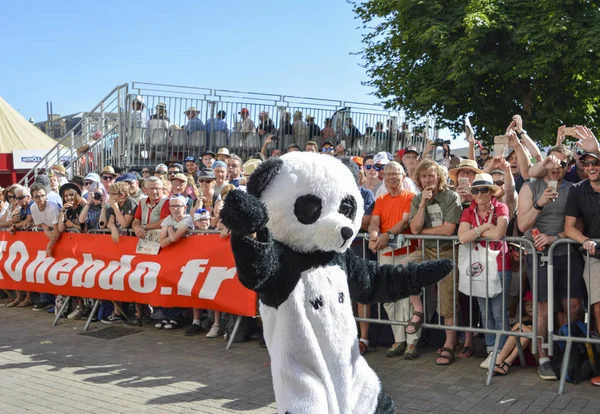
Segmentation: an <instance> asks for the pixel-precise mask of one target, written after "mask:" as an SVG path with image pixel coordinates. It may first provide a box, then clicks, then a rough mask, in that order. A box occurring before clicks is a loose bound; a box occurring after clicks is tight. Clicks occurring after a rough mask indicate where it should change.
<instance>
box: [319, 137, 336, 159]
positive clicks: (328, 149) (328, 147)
mask: <svg viewBox="0 0 600 414" xmlns="http://www.w3.org/2000/svg"><path fill="white" fill-rule="evenodd" d="M333 151H334V148H333V142H331V141H325V142H323V146H321V153H323V154H324V155H331V156H333V155H334V153H333Z"/></svg>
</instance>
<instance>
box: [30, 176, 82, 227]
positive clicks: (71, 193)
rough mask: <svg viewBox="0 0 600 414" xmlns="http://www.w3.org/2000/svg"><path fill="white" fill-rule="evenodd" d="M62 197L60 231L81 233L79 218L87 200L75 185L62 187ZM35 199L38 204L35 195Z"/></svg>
mask: <svg viewBox="0 0 600 414" xmlns="http://www.w3.org/2000/svg"><path fill="white" fill-rule="evenodd" d="M60 197H61V199H62V201H63V205H62V208H60V206H59V207H58V209H59V211H60V216H59V218H58V230H59V231H60V232H61V233H62V232H64V231H65V230H67V229H74V230H78V231H81V226H80V224H79V216H80V214H81V211H82V210H83V207H84V206H85V204H86V203H85V200H84V199H83V198H82V197H81V190H80V189H79V187H77V186H76V185H75V184H73V183H67V184H65V185H63V186H61V187H60ZM33 198H34V201H36V203H37V200H35V194H34V195H33ZM32 213H33V210H32ZM34 221H35V214H34Z"/></svg>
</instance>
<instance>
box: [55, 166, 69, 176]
mask: <svg viewBox="0 0 600 414" xmlns="http://www.w3.org/2000/svg"><path fill="white" fill-rule="evenodd" d="M52 172H53V173H55V174H60V175H62V176H66V175H67V169H66V168H65V167H63V166H62V165H60V164H56V165H53V166H52Z"/></svg>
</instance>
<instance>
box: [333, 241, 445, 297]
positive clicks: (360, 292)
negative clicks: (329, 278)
mask: <svg viewBox="0 0 600 414" xmlns="http://www.w3.org/2000/svg"><path fill="white" fill-rule="evenodd" d="M344 259H345V262H346V272H347V274H348V287H349V290H350V297H351V298H352V300H355V301H357V302H359V303H377V302H379V303H384V302H395V301H397V300H399V299H402V298H406V297H408V296H411V295H418V294H420V293H421V289H422V288H423V287H424V286H428V285H432V284H434V283H437V282H439V281H440V280H442V279H443V278H444V277H446V275H447V274H448V273H450V272H451V271H452V269H454V263H453V262H452V261H451V260H431V261H427V262H423V263H412V262H411V263H407V264H406V265H381V266H380V265H379V264H378V263H377V262H376V261H373V260H364V259H362V258H360V257H358V256H356V254H354V252H353V251H352V250H350V249H348V250H346V252H345V253H344Z"/></svg>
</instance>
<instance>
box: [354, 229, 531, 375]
mask: <svg viewBox="0 0 600 414" xmlns="http://www.w3.org/2000/svg"><path fill="white" fill-rule="evenodd" d="M403 238H404V239H405V240H416V241H418V242H419V243H420V247H419V248H418V249H420V252H421V260H427V259H426V251H425V248H426V247H425V243H424V242H425V241H434V242H435V244H436V248H435V249H436V257H434V258H432V259H440V257H441V256H440V243H441V242H444V241H446V242H450V243H451V249H452V258H453V260H454V261H455V263H456V264H457V265H456V267H455V268H454V270H453V272H452V282H453V286H454V288H453V292H452V296H453V304H456V303H457V302H458V296H459V292H458V279H459V270H458V263H457V258H458V255H457V252H458V244H459V242H458V237H457V236H447V237H444V236H426V235H400V237H398V238H397V240H395V241H394V242H393V243H391V244H389V246H390V247H394V248H395V249H399V248H400V247H399V246H398V244H397V243H398V242H399V241H401V240H402V239H403ZM360 239H362V247H363V257H365V256H366V249H367V240H368V234H365V235H364V237H360ZM503 241H505V242H507V243H509V242H510V243H513V244H516V245H518V246H519V248H520V249H521V251H523V247H524V246H527V247H529V249H531V250H530V251H534V252H535V251H536V250H535V247H534V245H533V243H532V242H531V241H529V240H527V239H524V238H522V237H505V238H504V239H503ZM475 242H485V243H486V247H485V249H486V250H487V249H489V243H490V242H491V240H487V239H477V240H476V241H474V242H472V243H475ZM478 244H479V243H478ZM417 251H418V250H417ZM391 252H392V257H395V256H394V249H391ZM506 254H509V253H508V252H506ZM408 255H409V253H406V254H405V255H403V256H408ZM401 259H402V258H399V259H398V262H396V263H399V261H400V260H401ZM470 262H471V264H473V263H472V259H471V258H470ZM519 262H520V266H519V273H518V274H519V298H522V297H523V291H522V286H523V283H522V282H523V270H524V266H525V261H524V259H523V255H520V259H519ZM537 262H538V255H537V254H534V255H533V274H532V275H527V276H528V277H529V278H530V280H531V285H532V294H533V312H532V313H533V314H532V321H531V322H532V325H531V332H525V331H523V329H522V322H523V319H522V315H523V308H522V302H521V301H519V305H518V315H519V324H520V328H519V330H517V331H512V330H510V326H509V330H503V329H500V330H498V329H494V330H491V329H485V328H483V327H477V326H473V319H476V318H478V315H474V314H473V306H472V302H471V301H469V303H470V306H469V318H468V319H469V321H468V324H467V323H466V321H462V325H466V326H460V325H458V324H457V320H458V313H459V312H458V310H455V313H454V324H453V325H450V326H447V325H445V324H442V323H441V320H440V319H441V318H438V322H437V323H429V322H428V321H429V318H430V317H431V316H432V315H428V314H427V309H428V302H429V301H434V302H436V303H437V304H439V303H440V290H439V283H438V289H437V294H436V295H433V297H431V296H430V294H428V293H427V289H424V291H423V296H422V298H423V312H424V317H423V324H422V327H424V328H428V329H440V330H453V331H459V332H460V331H462V332H472V333H481V334H495V335H496V337H495V343H494V348H493V353H492V359H491V361H492V362H491V363H490V367H489V370H488V376H487V380H486V385H490V384H491V381H492V377H493V374H494V368H495V361H496V357H497V356H498V352H499V348H500V341H501V338H502V337H503V336H506V337H509V336H514V337H517V338H528V339H529V340H530V341H531V345H530V347H531V353H532V354H536V353H537V350H538V343H537V336H538V323H537V311H538V310H537V298H538V289H537V277H538V275H537ZM486 268H487V266H486ZM461 276H462V275H461ZM469 285H470V291H471V292H472V286H473V282H472V279H470V283H469ZM508 288H509V287H508V286H505V284H504V281H502V291H504V290H505V289H508ZM486 292H489V286H488V284H487V283H486ZM501 294H502V293H501ZM488 301H489V299H486V312H487V305H488ZM362 306H366V305H362ZM395 306H396V304H394V305H393V308H392V312H391V314H392V315H394V314H395ZM507 306H508V304H507V303H505V302H504V298H503V306H502V308H503V309H505V310H506V312H503V315H502V325H504V323H505V322H506V320H505V316H506V314H507ZM436 307H437V306H436ZM377 313H378V317H377V318H360V317H357V318H356V320H357V321H359V322H369V323H380V324H389V325H402V326H407V325H408V320H406V321H400V320H395V319H393V318H389V320H384V319H382V318H381V304H378V312H377ZM438 316H439V314H438ZM482 316H484V315H482ZM485 316H487V315H485ZM409 319H410V318H409ZM482 325H483V321H482ZM516 346H517V350H518V353H519V359H520V361H521V364H522V366H525V357H524V352H523V349H522V347H521V342H520V340H517V341H516Z"/></svg>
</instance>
